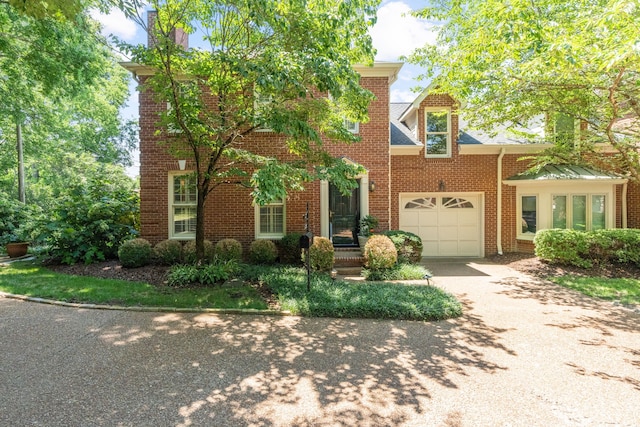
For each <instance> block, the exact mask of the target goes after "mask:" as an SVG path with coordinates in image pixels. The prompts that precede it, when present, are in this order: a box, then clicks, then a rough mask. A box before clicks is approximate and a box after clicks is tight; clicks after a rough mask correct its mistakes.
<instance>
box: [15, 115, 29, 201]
mask: <svg viewBox="0 0 640 427" xmlns="http://www.w3.org/2000/svg"><path fill="white" fill-rule="evenodd" d="M16 140H17V143H16V150H17V151H18V200H20V201H21V202H22V203H26V200H27V197H26V192H25V185H24V153H23V149H22V125H21V124H20V122H19V121H16Z"/></svg>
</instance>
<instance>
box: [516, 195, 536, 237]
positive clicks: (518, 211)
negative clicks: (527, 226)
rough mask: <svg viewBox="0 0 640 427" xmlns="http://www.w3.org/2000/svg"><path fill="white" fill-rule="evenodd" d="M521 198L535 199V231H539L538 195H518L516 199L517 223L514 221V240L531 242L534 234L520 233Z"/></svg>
mask: <svg viewBox="0 0 640 427" xmlns="http://www.w3.org/2000/svg"><path fill="white" fill-rule="evenodd" d="M523 197H535V198H536V231H537V230H539V229H540V195H539V194H538V193H518V199H517V208H516V209H517V211H516V218H517V219H519V221H516V223H517V224H516V231H517V233H516V238H517V239H519V240H533V238H534V237H535V235H536V234H535V233H531V232H527V233H523V232H522V220H523V219H524V217H523V216H522V198H523Z"/></svg>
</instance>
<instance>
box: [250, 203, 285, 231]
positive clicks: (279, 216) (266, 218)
mask: <svg viewBox="0 0 640 427" xmlns="http://www.w3.org/2000/svg"><path fill="white" fill-rule="evenodd" d="M285 218H286V211H285V202H284V200H282V199H279V200H275V201H273V202H272V203H269V204H266V205H263V206H256V238H281V237H283V236H284V235H285V232H286V227H285Z"/></svg>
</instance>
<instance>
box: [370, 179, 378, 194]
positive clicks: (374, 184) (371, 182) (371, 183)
mask: <svg viewBox="0 0 640 427" xmlns="http://www.w3.org/2000/svg"><path fill="white" fill-rule="evenodd" d="M369 191H370V192H372V193H373V192H374V191H376V182H375V181H374V180H371V181H369Z"/></svg>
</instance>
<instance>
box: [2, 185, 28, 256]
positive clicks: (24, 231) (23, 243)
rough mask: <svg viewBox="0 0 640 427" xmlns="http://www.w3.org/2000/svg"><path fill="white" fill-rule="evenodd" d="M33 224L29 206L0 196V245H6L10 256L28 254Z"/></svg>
mask: <svg viewBox="0 0 640 427" xmlns="http://www.w3.org/2000/svg"><path fill="white" fill-rule="evenodd" d="M32 226H33V224H32V209H30V207H29V206H27V205H24V204H23V203H20V202H18V201H14V200H10V199H5V198H1V197H0V247H2V246H4V248H5V250H6V252H7V254H8V255H9V257H10V258H18V257H21V256H24V255H26V254H27V249H28V247H29V243H28V240H29V237H30V235H31V231H30V229H31V227H32Z"/></svg>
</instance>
